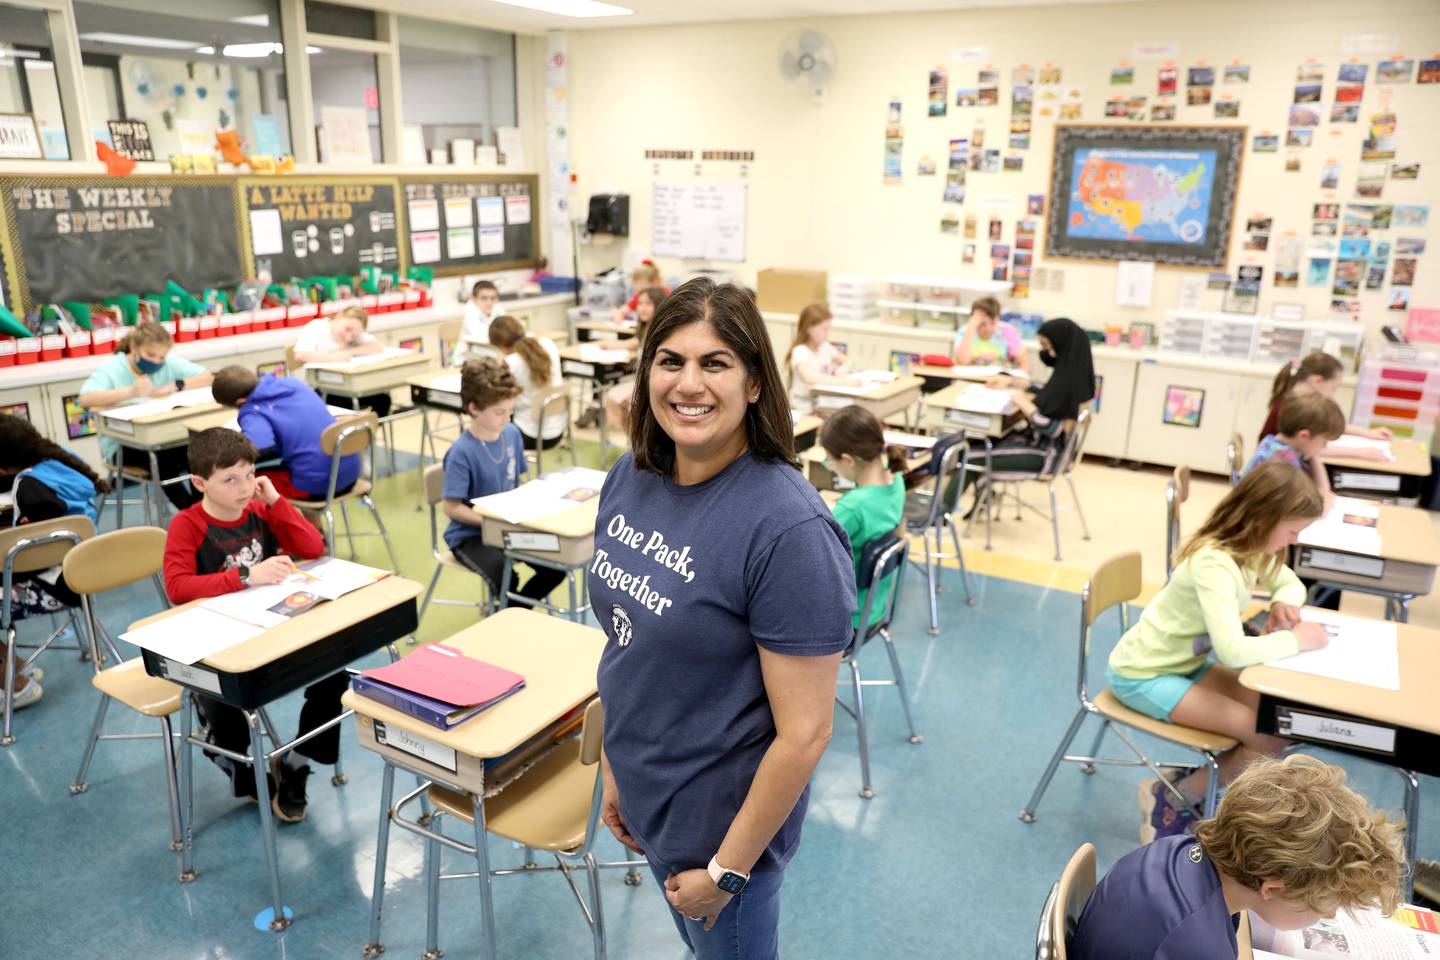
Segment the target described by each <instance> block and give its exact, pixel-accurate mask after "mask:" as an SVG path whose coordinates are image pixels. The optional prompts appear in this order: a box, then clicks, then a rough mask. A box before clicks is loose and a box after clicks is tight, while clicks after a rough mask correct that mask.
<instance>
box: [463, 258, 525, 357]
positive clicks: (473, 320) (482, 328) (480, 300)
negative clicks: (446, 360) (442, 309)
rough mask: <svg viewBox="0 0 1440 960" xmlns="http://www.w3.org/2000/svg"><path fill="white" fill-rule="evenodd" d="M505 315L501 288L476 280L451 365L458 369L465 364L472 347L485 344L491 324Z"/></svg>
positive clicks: (466, 305)
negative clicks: (476, 344)
mask: <svg viewBox="0 0 1440 960" xmlns="http://www.w3.org/2000/svg"><path fill="white" fill-rule="evenodd" d="M503 315H504V310H503V309H502V308H501V306H500V290H499V288H497V287H496V286H495V284H493V283H491V282H490V281H489V280H476V281H475V285H474V286H472V287H471V288H470V299H469V300H466V301H465V311H464V313H463V314H462V315H461V317H460V339H459V340H457V341H455V346H454V348H453V349H452V350H451V351H450V365H451V366H455V367H458V366H460V364H462V363H464V362H465V358H466V357H468V356H469V355H470V350H471V348H472V345H473V344H474V343H482V342H484V341H485V340H486V339H487V338H488V337H489V335H490V326H491V324H493V323H494V322H495V321H496V320H498V319H499V318H500V317H501V316H503ZM517 322H518V321H517Z"/></svg>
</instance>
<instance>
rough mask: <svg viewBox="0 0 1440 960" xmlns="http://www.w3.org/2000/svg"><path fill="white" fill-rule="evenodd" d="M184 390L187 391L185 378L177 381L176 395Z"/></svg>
mask: <svg viewBox="0 0 1440 960" xmlns="http://www.w3.org/2000/svg"><path fill="white" fill-rule="evenodd" d="M184 389H185V381H184V379H183V378H182V379H177V380H176V381H175V392H176V393H179V392H180V391H182V390H184Z"/></svg>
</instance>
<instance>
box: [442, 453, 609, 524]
mask: <svg viewBox="0 0 1440 960" xmlns="http://www.w3.org/2000/svg"><path fill="white" fill-rule="evenodd" d="M604 483H605V472H604V471H603V470H591V469H589V468H587V467H571V468H570V469H568V470H560V471H557V472H555V473H547V474H545V476H543V477H541V478H540V479H539V480H531V481H530V482H529V483H522V484H520V486H518V487H516V488H515V489H514V490H507V491H505V492H504V493H494V494H491V495H490V496H488V497H476V498H475V499H474V500H471V501H470V503H471V504H472V505H474V506H475V508H476V509H479V510H484V511H485V512H486V513H490V514H493V515H494V516H497V517H499V518H500V519H501V520H504V521H505V522H506V523H527V522H529V521H531V520H537V519H539V518H540V517H550V516H554V515H555V514H557V513H566V512H567V511H570V510H574V509H575V508H576V507H578V506H580V504H582V503H584V502H586V501H587V500H589V499H590V498H592V497H595V496H598V495H599V493H600V487H601V486H603V485H604Z"/></svg>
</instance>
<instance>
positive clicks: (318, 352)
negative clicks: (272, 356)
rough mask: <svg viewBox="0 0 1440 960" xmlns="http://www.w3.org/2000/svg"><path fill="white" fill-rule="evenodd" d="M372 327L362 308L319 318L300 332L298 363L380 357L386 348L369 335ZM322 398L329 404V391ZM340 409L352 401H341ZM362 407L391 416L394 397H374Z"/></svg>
mask: <svg viewBox="0 0 1440 960" xmlns="http://www.w3.org/2000/svg"><path fill="white" fill-rule="evenodd" d="M369 325H370V315H369V314H367V313H366V312H365V311H364V310H362V309H361V308H359V307H346V308H345V309H344V310H341V311H340V312H339V313H334V314H331V315H330V316H328V317H316V318H315V319H314V320H311V321H310V322H309V323H307V324H305V326H303V327H301V328H300V339H299V340H296V341H295V359H296V360H298V361H299V362H300V363H327V362H329V363H344V362H345V361H347V360H349V359H350V358H351V357H363V356H368V355H369V354H372V353H379V352H380V351H381V350H382V349H383V347H381V346H380V341H378V340H376V339H375V337H374V336H372V335H371V334H369V333H366V332H365V328H366V327H367V326H369ZM320 396H321V397H323V398H324V399H325V402H326V403H329V402H330V397H329V396H328V395H327V394H326V393H325V391H323V390H322V391H320ZM338 400H339V402H338V403H337V404H336V406H349V405H350V398H349V397H340V398H338ZM360 406H362V407H366V408H368V409H370V410H374V411H375V414H376V416H380V417H386V416H389V415H390V394H388V393H373V394H370V395H369V396H365V397H361V398H360Z"/></svg>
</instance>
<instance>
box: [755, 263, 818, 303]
mask: <svg viewBox="0 0 1440 960" xmlns="http://www.w3.org/2000/svg"><path fill="white" fill-rule="evenodd" d="M825 284H826V274H825V271H824V270H781V269H778V268H775V267H772V268H770V269H768V270H761V271H760V273H759V274H758V275H757V276H756V278H755V299H756V302H757V303H758V304H759V305H760V309H761V310H762V311H773V312H775V313H799V312H800V311H801V310H803V309H805V307H806V306H808V305H809V304H812V303H814V302H816V301H817V300H818V301H820V302H821V303H823V302H824V301H825Z"/></svg>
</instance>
